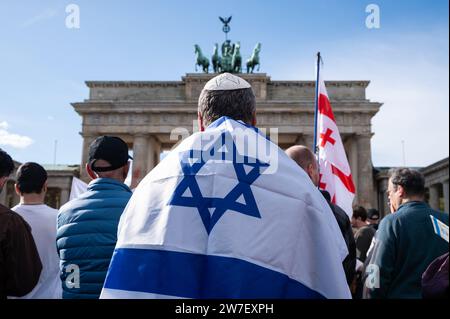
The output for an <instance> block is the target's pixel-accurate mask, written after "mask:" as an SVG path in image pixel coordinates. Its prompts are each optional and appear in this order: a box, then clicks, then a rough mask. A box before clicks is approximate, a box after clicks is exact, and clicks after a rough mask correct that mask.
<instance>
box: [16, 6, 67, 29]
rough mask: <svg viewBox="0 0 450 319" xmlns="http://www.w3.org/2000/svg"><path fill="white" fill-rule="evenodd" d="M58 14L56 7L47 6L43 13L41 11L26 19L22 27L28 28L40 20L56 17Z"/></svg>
mask: <svg viewBox="0 0 450 319" xmlns="http://www.w3.org/2000/svg"><path fill="white" fill-rule="evenodd" d="M57 14H58V11H57V10H56V9H50V8H47V9H45V10H44V11H42V12H41V13H39V14H37V15H35V16H34V17H32V18H30V19H28V20H27V21H25V22H24V23H23V24H22V27H23V28H28V27H30V26H32V25H34V24H36V23H38V22H41V21H44V20H48V19H51V18H53V17H55V16H56V15H57Z"/></svg>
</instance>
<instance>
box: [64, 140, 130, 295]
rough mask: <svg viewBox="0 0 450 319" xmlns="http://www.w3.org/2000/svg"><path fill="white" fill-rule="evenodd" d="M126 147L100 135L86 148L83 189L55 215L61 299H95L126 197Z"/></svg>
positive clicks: (127, 168)
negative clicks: (83, 190) (86, 159)
mask: <svg viewBox="0 0 450 319" xmlns="http://www.w3.org/2000/svg"><path fill="white" fill-rule="evenodd" d="M130 158H131V157H130V156H129V155H128V146H127V144H126V143H125V142H124V141H123V140H122V139H120V138H118V137H114V136H101V137H98V138H97V139H95V140H94V141H93V142H92V144H91V145H90V147H89V158H88V162H87V164H86V170H87V173H88V175H89V176H90V177H91V178H92V181H91V182H90V183H89V185H88V189H87V192H85V193H84V194H83V195H81V196H80V197H79V198H77V199H74V200H72V201H70V202H68V203H67V204H65V205H64V206H63V207H61V209H60V211H59V214H58V231H57V236H56V245H57V248H58V254H59V257H60V259H61V263H60V268H61V273H60V274H61V281H62V288H63V298H64V299H74V298H82V299H97V298H98V297H99V295H100V291H101V289H102V286H103V282H104V280H105V276H106V271H107V270H108V266H109V262H110V260H111V256H112V253H113V250H114V246H115V245H116V241H117V226H118V223H119V219H120V216H121V215H122V212H123V210H124V208H125V206H126V205H127V203H128V200H129V199H130V197H131V194H132V193H131V190H130V188H129V187H128V186H127V185H125V184H124V181H125V179H126V177H127V175H128V170H129V159H130Z"/></svg>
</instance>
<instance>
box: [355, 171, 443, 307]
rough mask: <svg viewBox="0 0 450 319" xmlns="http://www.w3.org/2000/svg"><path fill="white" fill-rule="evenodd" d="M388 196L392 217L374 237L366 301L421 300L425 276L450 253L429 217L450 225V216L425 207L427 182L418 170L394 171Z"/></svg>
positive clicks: (382, 222) (365, 286) (384, 220)
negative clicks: (436, 260) (444, 255)
mask: <svg viewBox="0 0 450 319" xmlns="http://www.w3.org/2000/svg"><path fill="white" fill-rule="evenodd" d="M387 192H388V198H389V203H390V209H391V212H392V214H390V215H388V216H386V217H385V218H384V219H383V220H382V221H381V223H380V226H379V228H378V232H377V234H376V235H375V243H374V248H373V251H372V252H371V257H370V256H369V257H370V262H369V264H368V266H367V268H366V280H365V284H364V298H397V299H398V298H421V297H422V294H421V279H422V274H423V272H424V271H425V270H426V268H427V267H428V265H429V264H430V263H431V262H432V261H433V260H434V259H435V258H437V257H439V256H441V255H443V254H444V253H446V252H448V250H449V246H448V243H447V242H446V241H445V240H444V239H443V238H441V237H440V236H438V235H436V234H435V231H434V227H433V223H432V219H431V218H430V215H431V216H433V217H435V218H437V219H438V220H440V221H441V222H443V223H445V224H446V225H448V214H446V213H442V212H439V211H435V210H433V209H432V208H431V207H430V206H428V204H426V203H425V201H424V197H425V196H424V195H425V182H424V178H423V176H422V174H421V173H419V172H418V171H416V170H412V169H408V168H399V169H394V170H392V171H391V175H390V178H389V184H388V190H387Z"/></svg>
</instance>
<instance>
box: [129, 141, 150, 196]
mask: <svg viewBox="0 0 450 319" xmlns="http://www.w3.org/2000/svg"><path fill="white" fill-rule="evenodd" d="M147 158H148V155H147V137H146V136H144V135H136V136H135V137H134V140H133V172H132V179H131V188H135V187H136V186H137V185H138V184H139V182H140V181H141V180H142V179H143V178H144V177H145V175H146V174H147Z"/></svg>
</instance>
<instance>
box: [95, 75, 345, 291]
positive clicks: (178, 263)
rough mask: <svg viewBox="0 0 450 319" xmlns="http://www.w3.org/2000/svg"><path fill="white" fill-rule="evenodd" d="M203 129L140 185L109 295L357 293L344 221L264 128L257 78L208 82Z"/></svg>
mask: <svg viewBox="0 0 450 319" xmlns="http://www.w3.org/2000/svg"><path fill="white" fill-rule="evenodd" d="M198 123H199V128H200V132H196V133H194V134H193V135H191V136H190V137H188V138H186V139H185V140H183V141H182V142H181V143H180V144H179V145H178V146H177V147H175V148H174V149H173V150H172V151H171V152H170V154H169V155H168V156H167V157H165V158H164V159H163V160H162V161H161V162H160V163H159V164H158V165H157V166H156V167H155V168H154V169H153V170H152V171H151V172H150V173H148V175H147V176H146V177H145V179H144V180H143V181H142V182H141V183H140V184H139V186H138V187H137V188H136V189H135V191H134V193H133V197H132V198H131V200H130V202H129V204H128V205H127V207H126V209H125V211H124V213H123V215H122V217H121V221H120V225H119V231H118V240H117V244H116V248H115V251H114V255H113V257H112V259H111V264H110V267H109V270H108V274H107V276H106V280H105V285H104V287H103V290H102V294H101V298H106V299H108V298H194V299H216V298H219V299H224V298H233V299H236V298H242V299H258V298H290V299H292V298H309V299H311V298H313V299H315V298H350V297H351V295H350V290H349V287H348V285H347V281H346V277H345V273H344V269H343V267H342V261H343V260H344V259H345V257H346V256H347V255H348V250H347V247H346V245H345V241H344V238H343V236H342V234H341V231H340V229H339V226H338V224H337V222H336V219H335V218H334V216H333V213H332V211H331V209H330V207H329V206H328V203H327V202H326V200H325V199H324V198H323V196H322V195H321V194H320V192H319V191H318V190H317V188H316V187H315V186H314V185H313V183H312V182H311V180H310V179H309V177H308V176H307V175H306V174H305V173H304V172H303V170H302V169H301V168H300V167H299V166H298V165H297V164H296V163H294V162H293V161H292V160H290V159H289V158H288V157H287V155H286V154H285V153H284V151H283V150H282V149H280V148H279V147H278V146H277V145H276V144H275V143H273V142H272V141H270V140H269V139H268V138H267V136H266V135H265V134H264V133H263V132H262V131H261V130H259V129H258V128H257V127H255V125H256V98H255V95H254V93H253V89H252V87H251V85H250V83H248V82H247V81H245V79H242V78H240V77H238V76H235V75H233V74H229V73H224V74H220V75H218V76H216V77H214V78H212V79H211V80H209V81H208V82H207V83H206V85H205V87H204V88H203V90H202V92H201V93H200V97H199V101H198ZM272 137H273V135H272Z"/></svg>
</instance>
